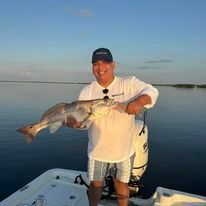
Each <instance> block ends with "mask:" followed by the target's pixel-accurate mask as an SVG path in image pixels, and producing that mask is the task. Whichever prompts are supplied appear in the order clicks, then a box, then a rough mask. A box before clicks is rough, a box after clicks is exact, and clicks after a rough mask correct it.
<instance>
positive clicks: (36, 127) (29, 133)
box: [17, 123, 41, 143]
mask: <svg viewBox="0 0 206 206" xmlns="http://www.w3.org/2000/svg"><path fill="white" fill-rule="evenodd" d="M40 130H41V129H40V124H39V123H37V124H31V125H27V126H25V127H21V128H19V129H17V131H18V132H20V133H22V134H23V135H24V137H25V140H26V142H27V143H31V142H32V140H33V139H34V137H35V136H36V135H37V134H38V132H39V131H40Z"/></svg>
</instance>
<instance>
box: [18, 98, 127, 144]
mask: <svg viewBox="0 0 206 206" xmlns="http://www.w3.org/2000/svg"><path fill="white" fill-rule="evenodd" d="M115 107H118V108H122V109H124V108H123V107H124V106H123V104H122V103H119V102H116V101H114V100H113V99H94V100H83V101H74V102H72V103H58V104H56V105H55V106H53V107H51V108H50V109H48V110H47V111H46V112H45V113H44V114H43V115H42V117H41V119H40V121H39V122H38V123H34V124H30V125H26V126H24V127H21V128H19V129H18V130H17V131H19V132H21V133H23V134H24V136H25V139H26V141H27V143H31V142H32V140H33V139H34V137H35V136H36V135H37V134H38V132H40V131H41V130H42V129H44V128H47V127H49V129H50V132H51V133H54V132H56V131H57V130H58V129H59V128H60V127H61V126H62V125H63V124H64V122H65V120H66V119H67V118H73V119H74V120H75V121H76V122H79V123H80V127H79V128H77V129H88V128H89V127H90V125H91V124H92V122H93V121H94V120H95V119H97V118H101V117H102V116H105V115H106V114H107V113H108V111H109V110H110V109H111V108H115ZM70 127H73V128H76V127H75V125H71V126H70Z"/></svg>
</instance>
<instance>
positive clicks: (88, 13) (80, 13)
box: [76, 9, 92, 16]
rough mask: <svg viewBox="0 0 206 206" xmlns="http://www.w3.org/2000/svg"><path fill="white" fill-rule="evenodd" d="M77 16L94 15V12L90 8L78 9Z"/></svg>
mask: <svg viewBox="0 0 206 206" xmlns="http://www.w3.org/2000/svg"><path fill="white" fill-rule="evenodd" d="M76 15H77V16H92V12H91V11H90V10H89V9H80V10H79V11H76Z"/></svg>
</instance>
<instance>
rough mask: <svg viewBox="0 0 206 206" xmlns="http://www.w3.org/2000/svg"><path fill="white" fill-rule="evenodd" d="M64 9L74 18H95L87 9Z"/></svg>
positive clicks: (67, 7)
mask: <svg viewBox="0 0 206 206" xmlns="http://www.w3.org/2000/svg"><path fill="white" fill-rule="evenodd" d="M64 9H65V11H66V12H67V13H69V14H70V15H73V16H82V17H90V16H93V13H92V11H91V10H90V9H86V8H83V9H74V8H72V7H70V6H65V7H64Z"/></svg>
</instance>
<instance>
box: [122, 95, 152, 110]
mask: <svg viewBox="0 0 206 206" xmlns="http://www.w3.org/2000/svg"><path fill="white" fill-rule="evenodd" d="M151 102H152V99H151V97H150V96H149V95H147V94H143V95H141V96H139V97H137V98H136V99H135V100H132V101H131V102H129V103H128V104H127V108H126V112H127V113H128V114H139V113H140V112H141V110H142V109H143V107H144V105H147V104H151Z"/></svg>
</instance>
